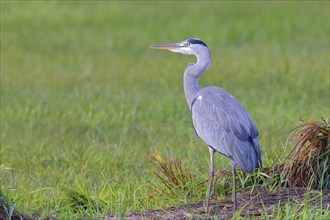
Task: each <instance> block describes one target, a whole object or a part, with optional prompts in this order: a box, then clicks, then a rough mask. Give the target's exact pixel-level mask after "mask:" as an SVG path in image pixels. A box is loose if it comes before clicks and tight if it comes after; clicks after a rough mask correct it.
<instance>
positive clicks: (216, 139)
mask: <svg viewBox="0 0 330 220" xmlns="http://www.w3.org/2000/svg"><path fill="white" fill-rule="evenodd" d="M191 111H192V118H193V124H194V128H195V131H196V134H197V135H198V137H200V138H201V139H203V140H204V141H205V142H206V143H207V144H208V145H209V146H211V147H213V148H214V149H215V150H216V151H218V152H220V153H221V154H224V155H225V156H227V157H229V158H230V159H231V160H232V161H233V162H235V163H237V164H238V165H239V166H240V167H241V168H242V169H243V170H244V171H245V172H251V171H252V170H254V169H255V168H257V167H261V166H262V162H261V153H260V145H259V140H258V130H257V128H256V126H255V124H254V122H253V120H252V118H251V116H250V115H249V113H248V112H247V111H246V110H245V108H244V107H243V106H242V105H241V104H240V102H239V101H238V100H237V99H236V98H235V97H233V96H232V95H231V94H230V93H228V92H226V91H225V90H224V89H221V88H218V87H207V88H205V89H202V90H200V91H199V92H198V94H197V96H196V98H195V100H194V102H193V105H192V106H191Z"/></svg>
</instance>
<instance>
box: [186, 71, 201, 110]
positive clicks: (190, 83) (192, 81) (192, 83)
mask: <svg viewBox="0 0 330 220" xmlns="http://www.w3.org/2000/svg"><path fill="white" fill-rule="evenodd" d="M188 68H189V67H187V69H188ZM187 69H186V71H185V72H184V75H183V88H184V94H185V96H186V100H187V102H188V106H189V108H191V103H192V101H193V100H194V98H195V96H196V95H197V93H198V91H199V90H200V87H199V84H198V77H195V76H192V75H190V74H189V73H188V72H187Z"/></svg>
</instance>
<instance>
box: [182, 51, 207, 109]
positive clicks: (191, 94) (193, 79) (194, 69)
mask: <svg viewBox="0 0 330 220" xmlns="http://www.w3.org/2000/svg"><path fill="white" fill-rule="evenodd" d="M210 65H211V56H210V52H209V51H206V52H205V53H201V54H199V56H197V62H196V63H194V64H188V66H187V67H186V69H185V71H184V75H183V87H184V93H185V96H186V100H187V102H188V105H189V108H191V104H192V101H193V100H194V98H195V97H196V95H197V93H198V91H199V90H200V87H199V84H198V78H199V77H200V76H201V75H202V74H203V73H204V72H205V71H206V70H207V69H208V68H209V66H210Z"/></svg>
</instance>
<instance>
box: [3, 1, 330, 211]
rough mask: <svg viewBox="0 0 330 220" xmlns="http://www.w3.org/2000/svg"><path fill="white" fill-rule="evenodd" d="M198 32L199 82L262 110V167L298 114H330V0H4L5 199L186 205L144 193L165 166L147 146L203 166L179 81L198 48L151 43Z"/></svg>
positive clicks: (35, 205)
mask: <svg viewBox="0 0 330 220" xmlns="http://www.w3.org/2000/svg"><path fill="white" fill-rule="evenodd" d="M189 37H197V38H200V39H202V40H203V41H204V42H205V43H206V44H207V45H208V46H209V48H210V50H211V54H212V57H213V61H212V66H211V68H210V69H209V70H208V72H207V73H206V74H205V75H204V76H202V78H201V79H200V84H201V86H202V87H205V86H208V85H216V86H220V87H223V88H225V89H226V90H227V91H229V92H230V93H232V94H233V95H234V96H236V97H237V98H238V99H239V100H240V101H241V102H242V104H243V105H244V106H245V107H246V108H247V109H248V111H249V112H250V114H251V115H252V117H253V119H254V120H255V122H256V125H257V127H258V129H259V133H260V141H261V148H262V153H263V158H264V165H265V166H270V165H271V164H272V162H273V160H274V159H275V158H276V157H277V156H278V154H279V153H280V152H282V151H283V149H284V144H285V139H286V137H287V135H288V132H289V131H290V129H292V128H294V127H296V126H297V125H298V122H299V120H300V119H305V120H307V119H320V116H323V117H325V118H328V117H329V105H330V103H329V99H330V98H329V97H330V94H329V2H328V1H304V2H300V1H292V2H286V1H271V2H260V1H249V2H245V1H244V2H243V1H234V2H228V1H219V2H214V1H203V2H195V1H191V2H188V1H184V2H176V1H170V2H149V1H138V2H135V1H132V2H129V1H128V2H120V1H115V2H105V1H66V2H62V1H1V116H0V117H1V118H0V119H1V163H0V168H1V170H0V172H1V173H0V174H1V190H2V193H3V194H4V195H5V196H6V198H7V200H10V201H11V202H14V203H15V205H16V207H17V209H19V210H22V211H23V212H27V213H35V214H37V215H49V214H54V213H55V214H54V215H56V216H57V217H58V216H60V217H61V216H62V217H63V216H66V215H68V213H70V214H73V213H71V212H70V211H69V209H68V207H69V205H66V204H67V203H66V199H65V198H66V197H65V196H62V195H63V187H66V188H69V189H72V190H76V191H79V190H80V191H83V192H85V194H86V195H91V196H94V197H96V198H99V199H100V198H101V199H103V200H104V201H105V202H106V203H107V205H106V207H107V208H106V210H103V212H104V213H109V212H112V213H121V214H122V213H125V212H127V211H130V210H141V209H143V208H157V207H158V208H159V207H165V206H166V205H167V206H168V205H174V203H182V202H183V201H182V200H180V199H178V200H177V201H166V202H164V201H163V202H162V201H161V200H162V199H161V198H159V201H158V200H155V201H151V202H150V201H148V202H145V201H144V199H145V198H146V197H147V195H149V194H150V189H149V188H148V184H147V183H148V182H153V181H154V178H155V177H154V176H153V175H152V174H151V171H152V170H153V169H154V168H153V167H152V165H151V164H150V163H149V162H148V160H147V159H146V156H147V155H149V154H153V153H159V154H160V155H162V156H167V157H173V156H175V157H177V158H179V159H180V160H182V162H183V163H184V164H185V165H186V166H189V167H191V169H192V170H193V171H194V172H195V173H196V174H197V175H201V176H202V178H207V172H208V162H209V154H208V150H207V147H206V145H205V144H204V143H203V142H202V141H198V140H197V138H196V137H195V134H194V131H193V127H192V123H191V115H190V112H189V109H188V106H187V104H186V101H185V98H184V94H183V88H182V74H183V71H184V68H185V66H186V65H187V64H188V63H189V62H194V61H195V58H194V57H190V56H184V55H180V54H172V53H169V52H160V51H154V50H150V49H149V48H148V46H149V45H153V44H158V43H173V42H179V41H182V40H184V39H186V38H189ZM285 152H289V149H288V150H287V151H285ZM215 164H216V167H217V168H219V169H223V168H224V167H227V166H228V165H229V161H228V160H227V159H224V158H223V156H219V155H217V156H216V161H215ZM105 183H106V184H105ZM105 186H107V187H105ZM141 201H142V202H141ZM94 211H95V210H94ZM95 212H96V213H98V212H97V211H95ZM78 214H79V215H80V216H81V213H78ZM98 214H99V215H101V214H100V213H98ZM91 215H97V214H95V213H94V214H91Z"/></svg>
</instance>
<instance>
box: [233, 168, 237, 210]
mask: <svg viewBox="0 0 330 220" xmlns="http://www.w3.org/2000/svg"><path fill="white" fill-rule="evenodd" d="M233 181H234V186H233V201H234V212H236V209H237V203H236V167H235V165H233Z"/></svg>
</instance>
